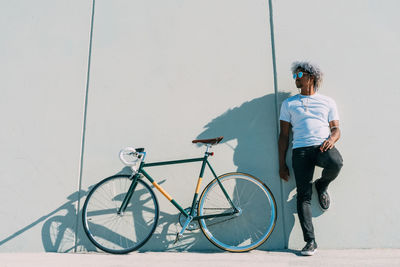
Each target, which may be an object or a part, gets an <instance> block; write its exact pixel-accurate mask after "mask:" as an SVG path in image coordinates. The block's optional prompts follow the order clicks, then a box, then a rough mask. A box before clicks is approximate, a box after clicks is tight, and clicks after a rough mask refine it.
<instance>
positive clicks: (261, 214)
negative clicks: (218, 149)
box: [198, 173, 277, 252]
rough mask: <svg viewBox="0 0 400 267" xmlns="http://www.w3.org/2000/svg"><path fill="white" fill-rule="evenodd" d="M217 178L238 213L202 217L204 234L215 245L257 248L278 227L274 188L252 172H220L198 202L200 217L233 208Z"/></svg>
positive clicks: (228, 248)
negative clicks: (222, 173)
mask: <svg viewBox="0 0 400 267" xmlns="http://www.w3.org/2000/svg"><path fill="white" fill-rule="evenodd" d="M217 179H218V180H219V181H220V182H221V184H222V185H223V187H224V188H225V191H226V193H227V194H228V195H229V197H230V199H231V200H232V202H233V203H234V205H235V206H236V207H237V208H238V210H239V212H238V213H236V214H234V215H230V216H224V217H214V218H209V219H201V220H199V222H200V228H201V230H202V232H203V234H204V235H205V236H206V238H207V239H208V240H209V241H210V242H211V243H213V244H214V245H215V246H217V247H219V248H221V249H223V250H226V251H231V252H245V251H249V250H252V249H255V248H256V247H258V246H260V245H261V244H263V243H264V242H265V241H266V240H267V239H268V238H269V236H270V235H271V233H272V231H273V230H274V228H275V223H276V218H277V208H276V202H275V198H274V196H273V194H272V192H271V190H270V189H269V188H268V187H267V186H266V185H265V184H264V183H263V182H262V181H260V180H259V179H257V178H255V177H253V176H251V175H249V174H245V173H227V174H224V175H221V176H219V177H218V178H216V179H214V180H212V181H211V182H210V183H209V184H208V185H207V186H206V188H205V189H204V190H203V192H202V194H201V196H200V200H199V205H198V214H199V216H204V215H212V214H218V213H223V212H229V211H234V208H232V205H231V204H230V202H229V201H228V199H227V198H226V196H225V194H224V192H223V191H222V189H221V187H220V186H219V183H218V180H217Z"/></svg>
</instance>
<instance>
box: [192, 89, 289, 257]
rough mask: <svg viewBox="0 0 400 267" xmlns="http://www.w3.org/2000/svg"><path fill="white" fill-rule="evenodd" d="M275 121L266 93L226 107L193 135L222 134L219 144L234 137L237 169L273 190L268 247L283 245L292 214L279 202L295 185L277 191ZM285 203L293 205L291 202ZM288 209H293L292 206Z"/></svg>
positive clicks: (272, 103)
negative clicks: (272, 222) (275, 216)
mask: <svg viewBox="0 0 400 267" xmlns="http://www.w3.org/2000/svg"><path fill="white" fill-rule="evenodd" d="M288 96H289V93H279V94H278V99H279V102H282V101H283V100H284V99H286V98H287V97H288ZM276 120H277V118H276V102H275V94H268V95H265V96H262V97H259V98H256V99H253V100H251V101H248V102H245V103H243V104H242V105H240V106H239V107H235V108H233V109H229V110H228V111H226V112H225V113H223V114H222V115H220V116H218V117H216V118H214V119H213V120H212V121H211V122H209V123H208V124H207V125H206V126H205V127H204V128H205V130H204V131H203V132H202V133H200V134H199V135H198V136H197V138H198V139H206V138H213V137H217V136H224V140H223V141H222V143H226V142H229V141H231V140H236V141H237V146H236V148H235V149H234V156H233V161H234V164H235V166H236V167H237V171H239V172H245V173H250V174H252V175H254V176H256V177H258V178H260V179H261V180H262V181H263V182H264V183H265V184H266V185H267V186H268V187H269V188H270V189H271V191H272V192H273V194H274V196H275V199H276V202H277V206H278V220H277V223H276V227H275V230H274V232H273V233H272V235H271V237H270V239H269V240H268V242H266V244H264V245H263V246H262V247H261V249H269V250H270V249H282V248H287V246H288V234H287V233H289V232H290V231H291V229H292V228H293V225H294V215H293V213H291V214H287V211H286V212H284V214H282V210H287V208H286V207H284V208H283V209H282V205H285V206H287V205H288V203H289V202H287V201H289V193H290V192H291V191H292V190H293V188H294V187H295V184H294V183H293V182H289V183H287V184H285V185H284V190H281V182H280V179H279V175H278V167H279V162H278V145H277V144H278V140H277V121H276ZM293 180H294V179H293ZM282 192H283V195H282ZM282 202H284V203H282ZM289 204H290V205H291V206H293V205H294V204H293V203H292V202H291V203H289ZM289 210H290V211H291V212H293V209H292V208H290V209H289ZM294 211H295V208H294ZM285 215H286V216H285ZM288 215H289V216H288ZM285 228H286V230H285ZM285 232H286V233H285Z"/></svg>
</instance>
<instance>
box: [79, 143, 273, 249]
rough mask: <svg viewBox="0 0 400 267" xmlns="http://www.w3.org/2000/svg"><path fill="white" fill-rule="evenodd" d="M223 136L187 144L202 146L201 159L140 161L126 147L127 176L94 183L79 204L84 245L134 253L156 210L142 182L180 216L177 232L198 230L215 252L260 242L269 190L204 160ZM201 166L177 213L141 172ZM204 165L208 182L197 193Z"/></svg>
mask: <svg viewBox="0 0 400 267" xmlns="http://www.w3.org/2000/svg"><path fill="white" fill-rule="evenodd" d="M222 139H223V137H222V136H221V137H218V138H213V139H202V140H193V141H192V143H195V144H204V145H205V146H206V151H205V153H204V156H203V157H200V158H191V159H182V160H173V161H163V162H154V163H145V161H144V159H145V157H146V152H145V151H144V148H136V149H135V148H132V147H127V148H125V149H123V150H121V152H120V159H121V161H122V162H123V163H124V164H125V165H127V166H130V167H131V169H132V175H115V176H111V177H108V178H106V179H104V180H102V181H100V182H99V183H98V184H96V185H95V186H94V187H93V188H92V190H91V191H90V192H89V194H88V196H87V198H86V200H85V203H84V205H83V212H82V222H83V228H84V230H85V233H86V234H87V236H88V238H89V239H90V241H91V242H92V243H93V244H94V245H95V246H96V247H98V248H99V249H101V250H103V251H105V252H109V253H114V254H124V253H129V252H131V251H134V250H137V249H139V248H140V247H141V246H143V245H144V244H145V243H146V242H147V241H148V240H149V239H150V237H151V236H152V234H153V233H154V231H155V229H156V226H157V223H158V218H159V206H158V201H157V197H156V195H155V193H154V191H153V189H152V188H151V186H150V185H148V184H147V183H146V182H145V181H144V179H143V178H146V179H147V180H148V181H149V182H150V183H151V184H152V185H153V187H154V188H156V189H157V190H158V191H159V192H161V194H162V195H163V196H164V197H166V198H167V199H168V200H169V201H170V202H171V203H172V204H173V205H174V206H175V207H176V208H177V209H178V210H179V212H180V217H179V222H180V224H181V226H182V230H181V231H180V232H178V233H177V235H176V240H175V242H177V241H178V240H179V239H180V238H181V237H182V236H183V233H184V232H185V230H193V229H197V228H200V229H201V230H202V232H203V234H204V235H205V237H206V238H207V239H208V240H209V241H210V242H211V243H212V244H214V245H215V246H217V247H219V248H220V249H223V250H226V251H231V252H244V251H249V250H252V249H254V248H256V247H258V246H260V245H261V244H263V243H264V242H265V241H266V240H267V239H268V238H269V236H270V235H271V233H272V231H273V230H274V227H275V223H276V218H277V208H276V202H275V198H274V196H273V194H272V192H271V190H270V189H269V188H268V187H267V186H266V185H265V184H264V183H263V182H262V181H260V180H259V179H258V178H256V177H254V176H252V175H249V174H246V173H239V172H232V173H226V174H223V175H221V176H217V175H216V173H215V172H214V170H213V168H212V166H211V164H210V163H209V160H208V158H209V157H210V156H213V155H214V153H213V152H210V148H211V147H212V146H213V145H216V144H218V143H219V142H221V140H222ZM189 162H202V165H201V169H200V176H199V178H198V180H197V186H196V189H195V192H194V195H193V201H192V205H191V206H190V208H186V209H183V208H182V206H181V205H180V204H179V203H177V202H176V201H175V200H174V199H173V198H172V197H171V196H170V195H169V194H168V193H167V192H166V191H165V190H164V189H163V188H162V187H161V186H160V185H159V184H158V183H157V182H156V181H155V180H154V179H153V178H152V177H151V176H150V175H149V174H148V173H147V172H146V171H145V168H149V167H154V166H163V165H174V164H184V163H189ZM206 166H207V167H208V168H209V170H210V171H211V173H212V175H213V176H214V179H213V180H212V181H211V182H210V183H209V184H208V185H207V186H206V187H205V188H204V190H203V192H202V193H201V195H200V197H199V190H200V186H201V183H202V179H203V174H204V171H205V168H206Z"/></svg>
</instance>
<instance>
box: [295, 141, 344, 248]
mask: <svg viewBox="0 0 400 267" xmlns="http://www.w3.org/2000/svg"><path fill="white" fill-rule="evenodd" d="M319 147H320V146H309V147H299V148H295V149H293V154H292V166H293V170H294V176H295V178H296V186H297V214H298V215H299V219H300V225H301V229H302V230H303V236H304V241H306V242H309V241H311V240H314V239H315V236H314V227H313V224H312V213H311V195H312V179H313V175H314V169H315V166H319V167H321V168H323V171H322V176H321V178H320V179H318V180H317V181H316V184H315V186H316V187H317V188H318V190H319V191H321V192H322V191H324V190H327V188H328V185H329V183H330V182H332V181H333V180H334V179H335V178H336V177H337V176H338V174H339V172H340V169H341V168H342V166H343V159H342V156H341V155H340V153H339V151H338V150H337V149H336V148H335V147H334V148H332V149H330V150H327V151H325V152H321V151H320V150H319Z"/></svg>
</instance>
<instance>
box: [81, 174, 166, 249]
mask: <svg viewBox="0 0 400 267" xmlns="http://www.w3.org/2000/svg"><path fill="white" fill-rule="evenodd" d="M131 184H132V180H131V179H129V176H127V175H117V176H113V177H109V178H106V179H104V180H103V181H101V182H99V183H98V184H97V185H96V186H95V187H94V188H93V189H92V190H91V191H90V193H89V195H88V196H87V198H86V201H85V204H84V205H83V214H82V221H83V228H84V229H85V232H86V234H87V236H88V237H89V239H90V241H92V243H93V244H94V245H95V246H96V247H98V248H100V249H101V250H103V251H106V252H109V253H114V254H124V253H128V252H131V251H133V250H136V249H138V248H140V247H141V246H143V245H144V244H145V243H146V242H147V240H149V238H150V237H151V235H152V234H153V232H154V230H155V228H156V226H157V222H158V217H159V209H158V202H157V198H156V196H155V194H154V192H153V190H152V189H151V188H150V186H149V185H147V184H146V183H145V182H143V181H142V180H140V179H139V180H137V186H136V188H135V191H134V193H133V195H132V197H131V199H130V201H129V203H128V206H127V208H126V210H125V211H124V212H123V213H120V214H119V213H118V210H119V208H120V207H121V204H122V201H123V200H124V198H125V196H126V194H127V192H128V190H129V187H130V186H131Z"/></svg>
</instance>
